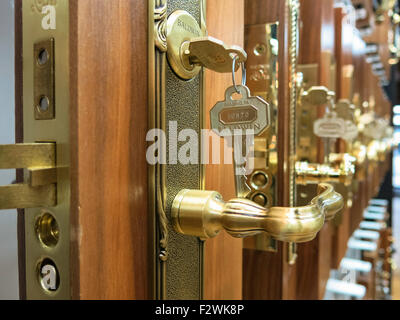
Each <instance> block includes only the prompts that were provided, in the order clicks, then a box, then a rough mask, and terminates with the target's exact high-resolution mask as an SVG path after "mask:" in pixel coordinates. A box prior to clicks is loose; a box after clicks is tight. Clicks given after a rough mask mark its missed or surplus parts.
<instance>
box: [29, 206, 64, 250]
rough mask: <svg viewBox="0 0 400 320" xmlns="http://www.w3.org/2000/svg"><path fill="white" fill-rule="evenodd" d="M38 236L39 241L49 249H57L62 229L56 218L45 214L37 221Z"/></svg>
mask: <svg viewBox="0 0 400 320" xmlns="http://www.w3.org/2000/svg"><path fill="white" fill-rule="evenodd" d="M35 229H36V234H37V236H38V238H39V240H40V241H41V242H42V243H43V244H44V245H45V246H47V247H55V246H56V245H57V244H58V241H59V239H60V227H59V226H58V223H57V220H56V218H54V216H53V215H52V214H50V213H48V212H44V213H43V214H42V215H41V216H40V217H39V218H38V219H37V221H36V226H35Z"/></svg>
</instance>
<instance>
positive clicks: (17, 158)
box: [0, 143, 56, 169]
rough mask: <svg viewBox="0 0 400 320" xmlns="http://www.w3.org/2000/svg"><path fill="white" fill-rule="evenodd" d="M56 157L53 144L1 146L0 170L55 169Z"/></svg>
mask: <svg viewBox="0 0 400 320" xmlns="http://www.w3.org/2000/svg"><path fill="white" fill-rule="evenodd" d="M55 155H56V148H55V144H53V143H26V144H12V145H0V169H23V168H31V167H53V166H54V164H55Z"/></svg>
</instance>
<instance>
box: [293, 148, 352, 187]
mask: <svg viewBox="0 0 400 320" xmlns="http://www.w3.org/2000/svg"><path fill="white" fill-rule="evenodd" d="M329 160H330V164H310V163H308V162H297V163H296V179H297V182H298V183H300V184H307V183H322V182H336V183H343V184H344V185H346V186H349V185H350V184H351V182H352V180H353V176H354V174H355V166H354V163H355V161H356V159H355V158H354V157H351V156H350V155H347V154H344V155H336V154H331V155H330V156H329Z"/></svg>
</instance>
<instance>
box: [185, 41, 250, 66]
mask: <svg viewBox="0 0 400 320" xmlns="http://www.w3.org/2000/svg"><path fill="white" fill-rule="evenodd" d="M234 58H237V60H236V62H237V63H236V65H235V69H236V70H237V69H238V68H239V64H240V63H242V62H245V61H246V59H247V54H246V52H245V51H244V50H243V49H242V48H241V47H239V46H235V45H233V46H227V45H226V44H225V43H223V42H222V41H221V40H218V39H215V38H213V37H209V36H208V37H202V38H195V39H192V40H190V41H189V42H187V43H186V44H184V45H183V56H182V60H183V63H184V65H185V66H186V67H187V68H190V67H193V65H199V66H202V67H205V68H207V69H210V70H213V71H215V72H219V73H229V72H232V65H233V59H234Z"/></svg>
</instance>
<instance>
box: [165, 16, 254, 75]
mask: <svg viewBox="0 0 400 320" xmlns="http://www.w3.org/2000/svg"><path fill="white" fill-rule="evenodd" d="M166 39H167V57H168V61H169V64H170V66H171V68H172V70H174V72H175V73H176V74H177V75H178V76H179V77H180V78H182V79H184V80H190V79H193V78H194V77H196V76H197V75H198V74H199V72H200V70H201V67H204V68H207V69H210V70H213V71H216V72H220V73H228V72H232V65H233V61H234V60H235V59H236V63H235V71H236V70H237V69H238V68H239V66H240V64H241V63H244V62H245V61H246V60H247V54H246V52H245V51H244V50H243V49H242V48H240V47H238V46H227V45H225V44H224V42H222V41H221V40H218V39H215V38H212V37H207V36H205V34H204V30H202V29H201V28H200V26H199V24H198V23H197V20H196V19H195V18H194V17H193V16H192V15H190V14H189V13H188V12H186V11H184V10H177V11H175V12H173V13H172V14H170V16H169V17H168V20H167V26H166Z"/></svg>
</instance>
